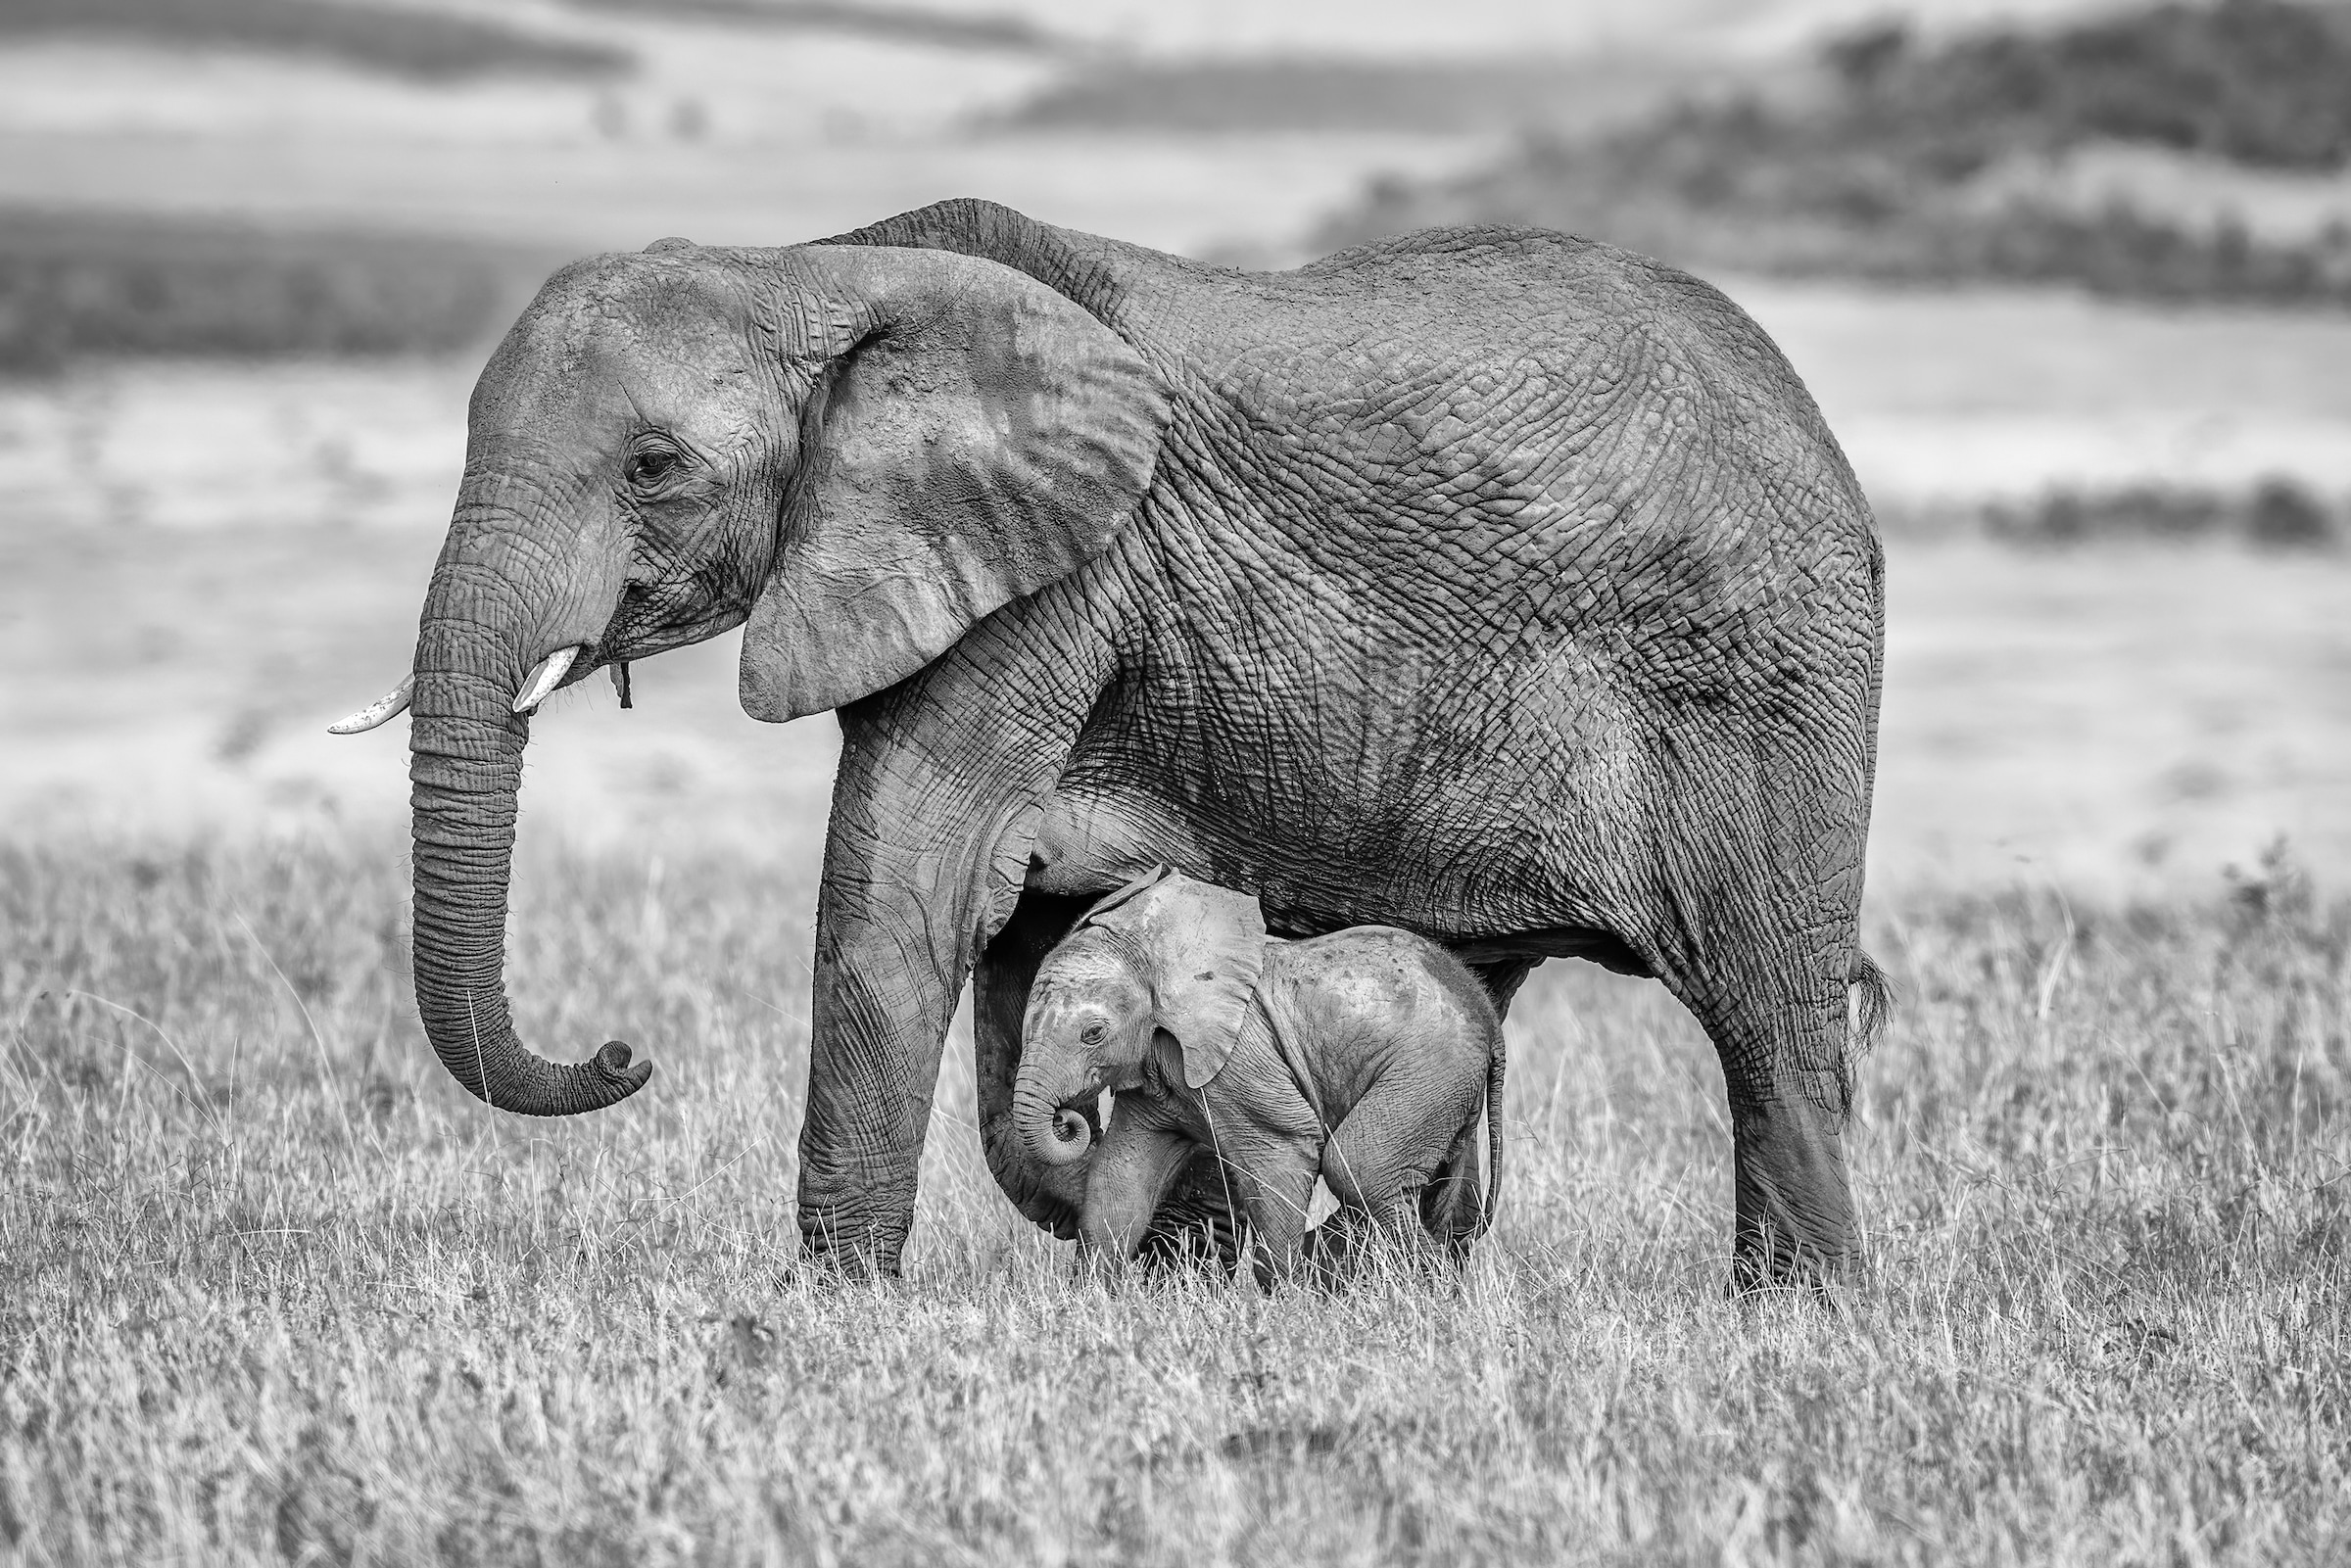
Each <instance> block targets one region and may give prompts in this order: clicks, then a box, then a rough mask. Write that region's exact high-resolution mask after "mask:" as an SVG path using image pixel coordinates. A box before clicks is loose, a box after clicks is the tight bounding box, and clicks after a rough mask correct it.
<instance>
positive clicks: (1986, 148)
mask: <svg viewBox="0 0 2351 1568" xmlns="http://www.w3.org/2000/svg"><path fill="white" fill-rule="evenodd" d="M1823 64H1824V67H1825V70H1824V72H1823V75H1824V81H1825V85H1824V86H1823V87H1822V88H1821V89H1820V91H1818V92H1817V93H1815V94H1813V95H1812V96H1810V97H1806V98H1792V99H1790V100H1789V101H1787V102H1781V103H1770V102H1766V101H1764V100H1763V99H1761V98H1757V97H1753V96H1741V97H1735V98H1731V99H1728V100H1725V101H1719V102H1694V101H1685V102H1682V103H1679V104H1676V105H1674V106H1672V107H1671V108H1669V109H1666V110H1664V111H1661V112H1659V113H1657V114H1655V115H1653V116H1650V117H1648V118H1646V119H1642V120H1640V121H1638V122H1636V123H1632V124H1629V125H1625V126H1620V127H1619V128H1617V129H1615V130H1613V131H1610V132H1607V133H1605V134H1600V135H1597V136H1591V137H1569V136H1565V135H1562V134H1560V133H1559V132H1557V131H1538V132H1530V133H1528V134H1527V135H1526V136H1524V137H1523V138H1522V139H1521V141H1520V144H1519V145H1518V146H1517V147H1516V148H1515V149H1513V150H1512V151H1511V152H1510V153H1508V154H1507V155H1505V156H1504V157H1503V158H1502V159H1500V160H1499V161H1498V162H1496V163H1494V164H1492V165H1490V166H1486V167H1484V168H1480V169H1476V170H1473V171H1471V172H1469V173H1467V174H1464V175H1460V176H1456V177H1453V178H1449V179H1439V180H1430V181H1417V182H1415V181H1408V180H1401V179H1395V178H1388V179H1383V180H1380V181H1376V182H1374V183H1373V184H1372V185H1371V186H1370V187H1369V189H1368V190H1367V192H1366V193H1365V195H1364V196H1363V197H1362V198H1361V199H1360V200H1359V201H1358V202H1357V203H1356V205H1355V206H1354V207H1353V208H1351V209H1349V210H1347V211H1345V212H1343V213H1341V214H1338V215H1337V216H1335V217H1334V218H1333V219H1332V220H1331V221H1330V222H1329V223H1328V224H1326V225H1325V227H1324V228H1323V229H1322V230H1321V231H1320V233H1319V235H1318V236H1317V240H1318V242H1319V246H1320V247H1321V248H1324V249H1335V248H1338V247H1340V246H1344V245H1351V244H1357V243H1360V242H1362V241H1364V240H1367V239H1371V238H1374V237H1377V236H1379V235H1382V234H1393V233H1399V232H1403V231H1406V230H1409V229H1415V228H1421V227H1426V226H1429V225H1431V224H1437V223H1460V222H1506V223H1529V224H1535V225H1539V226H1543V227H1549V228H1559V229H1566V230H1569V231H1572V232H1575V233H1579V234H1587V235H1591V236H1593V237H1595V238H1600V239H1606V240H1608V241H1610V242H1611V243H1614V244H1618V245H1623V246H1626V247H1628V248H1630V249H1633V250H1638V251H1643V252H1646V253H1648V254H1651V255H1655V256H1658V257H1661V258H1663V259H1665V260H1667V261H1674V262H1676V263H1678V264H1682V265H1687V266H1694V267H1699V268H1701V269H1725V270H1740V271H1751V272H1777V273H1786V274H1827V275H1842V276H1863V277H1880V278H1895V279H1917V280H1922V281H1935V282H1947V281H1960V280H1968V279H1980V278H1990V279H2002V280H2016V281H2030V282H2066V283H2078V284H2083V285H2087V286H2088V287H2090V288H2092V289H2095V290H2098V291H2100V292H2106V293H2114V294H2122V295H2137V296H2152V297H2158V298H2169V299H2200V300H2246V301H2262V302H2271V303H2305V302H2320V303H2332V304H2338V305H2339V304H2351V224H2346V223H2344V222H2341V221H2338V222H2336V223H2335V224H2333V225H2331V226H2330V227H2328V228H2327V229H2325V230H2324V231H2322V232H2320V233H2318V234H2316V235H2314V236H2311V237H2309V238H2307V239H2303V240H2299V241H2290V242H2289V241H2279V240H2273V239H2263V238H2259V237H2257V236H2255V235H2253V234H2251V233H2249V232H2248V231H2247V230H2246V229H2245V228H2244V227H2243V226H2242V225H2241V224H2240V223H2236V222H2231V221H2223V222H2221V223H2219V224H2216V225H2207V226H2203V227H2191V226H2186V225H2183V224H2182V223H2179V222H2176V221H2173V220H2170V219H2167V218H2166V217H2164V216H2163V215H2161V214H2153V213H2149V212H2145V211H2142V210H2140V209H2139V208H2136V207H2134V206H2132V205H2130V204H2129V203H2126V202H2122V201H2119V200H2110V201H2108V202H2107V203H2106V204H2105V205H2104V206H2102V207H2100V208H2098V209H2096V210H2093V211H2087V212H2086V211H2080V210H2075V209H2070V208H2068V207H2065V206H2063V205H2060V204H2058V203H2057V202H2055V201H2053V200H2051V199H2049V198H2045V197H2039V196H2034V195H2010V196H2007V197H2005V198H2001V199H1987V195H1986V193H1985V192H1983V191H1981V190H1980V189H1978V188H1977V186H1976V184H1975V183H1974V182H1976V181H1977V180H1978V179H1979V176H1983V175H1986V174H1987V173H1989V172H1990V171H1991V170H1993V169H1994V168H1995V166H1999V165H2001V164H2002V163H2003V162H2004V161H2013V160H2015V159H2018V158H2024V157H2039V156H2049V155H2055V154H2060V153H2063V152H2066V151H2068V150H2070V149H2072V148H2075V147H2077V146H2081V145H2083V144H2086V143H2089V142H2096V141H2104V142H2116V141H2120V142H2128V143H2138V144H2142V145H2153V146H2159V147H2164V148H2168V149H2172V150H2175V151H2183V152H2191V153H2198V154H2204V155H2210V156H2214V157H2219V158H2223V159H2227V160H2231V161H2233V162H2236V163H2239V164H2242V165H2245V166H2259V167H2266V168H2279V167H2282V168H2293V169H2302V170H2309V169H2328V168H2335V167H2340V166H2342V165H2343V164H2344V162H2345V161H2346V159H2347V158H2351V22H2347V21H2345V20H2344V19H2343V18H2341V17H2338V16H2335V15H2332V14H2328V13H2324V12H2320V11H2318V10H2316V9H2314V8H2310V7H2306V6H2298V5H2289V4H2285V3H2283V0H2228V3H2226V4H2223V5H2220V6H2218V7H2188V6H2183V5H2165V6H2159V7H2156V8H2153V9H2151V10H2145V11H2139V12H2135V13H2129V14H2126V15H2122V16H2118V17H2111V18H2107V19H2103V20H2100V21H2098V22H2095V23H2090V24H2083V25H2080V26H2076V27H2071V28H2066V29H2060V30H2055V31H2050V32H2045V33H2026V32H2019V31H2014V30H1999V31H1992V32H1987V33H1983V34H1979V35H1976V36H1974V37H1970V38H1963V39H1959V40H1956V41H1954V42H1952V43H1949V44H1947V45H1943V46H1942V47H1939V48H1934V49H1929V48H1925V47H1923V46H1921V45H1919V44H1917V43H1916V42H1915V41H1914V40H1913V38H1912V36H1911V35H1910V33H1909V32H1907V31H1906V30H1904V29H1902V28H1900V27H1895V26H1882V27H1877V28H1872V29H1869V30H1866V31H1864V32H1861V33H1857V34H1853V35H1849V36H1847V37H1846V38H1843V39H1840V40H1838V41H1837V42H1835V43H1833V44H1832V45H1830V46H1829V48H1828V49H1827V50H1826V51H1825V54H1824V60H1823Z"/></svg>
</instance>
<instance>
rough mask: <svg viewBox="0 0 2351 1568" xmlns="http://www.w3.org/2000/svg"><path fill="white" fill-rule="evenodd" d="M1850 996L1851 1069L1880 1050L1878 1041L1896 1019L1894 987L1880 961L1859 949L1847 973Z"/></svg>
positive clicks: (1856, 949) (1847, 1053) (1849, 1039)
mask: <svg viewBox="0 0 2351 1568" xmlns="http://www.w3.org/2000/svg"><path fill="white" fill-rule="evenodd" d="M1846 989H1847V995H1848V996H1849V997H1850V998H1851V999H1852V1009H1853V1012H1852V1026H1851V1028H1850V1030H1849V1031H1848V1033H1847V1040H1848V1041H1849V1044H1848V1047H1847V1051H1846V1053H1845V1060H1846V1063H1847V1066H1848V1067H1849V1066H1850V1065H1851V1064H1853V1063H1855V1062H1858V1061H1860V1060H1861V1059H1862V1058H1863V1057H1865V1056H1867V1055H1868V1054H1869V1053H1870V1052H1872V1051H1874V1050H1876V1049H1877V1045H1878V1039H1879V1037H1880V1036H1881V1035H1883V1034H1884V1033H1885V1032H1886V1025H1887V1024H1888V1023H1889V1022H1892V1020H1893V1018H1894V986H1893V985H1892V984H1890V983H1889V982H1888V981H1887V978H1886V972H1885V971H1884V970H1882V969H1880V968H1878V961H1877V960H1876V959H1874V958H1871V957H1870V956H1869V955H1868V954H1867V953H1864V952H1863V951H1861V949H1860V948H1858V947H1856V948H1854V949H1853V967H1852V968H1851V970H1849V971H1847V974H1846Z"/></svg>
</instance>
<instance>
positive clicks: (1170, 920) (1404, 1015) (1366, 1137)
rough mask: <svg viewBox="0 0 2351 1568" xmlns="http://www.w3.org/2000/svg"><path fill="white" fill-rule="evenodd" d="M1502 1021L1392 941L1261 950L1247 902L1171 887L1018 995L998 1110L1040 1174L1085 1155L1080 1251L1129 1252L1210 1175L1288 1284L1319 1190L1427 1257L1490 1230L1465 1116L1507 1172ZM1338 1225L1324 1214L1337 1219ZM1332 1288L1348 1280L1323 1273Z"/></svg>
mask: <svg viewBox="0 0 2351 1568" xmlns="http://www.w3.org/2000/svg"><path fill="white" fill-rule="evenodd" d="M1502 1078H1503V1053H1502V1024H1501V1021H1500V1020H1498V1019H1497V1018H1496V1017H1495V1015H1494V1005H1493V1003H1492V1002H1491V1001H1490V1000H1489V999H1488V998H1487V996H1486V992H1485V989H1484V987H1483V986H1482V985H1480V984H1479V982H1478V980H1477V977H1476V976H1475V975H1473V974H1470V973H1469V971H1468V970H1467V969H1466V968H1465V967H1464V966H1463V964H1462V962H1461V960H1459V959H1457V958H1455V957H1454V956H1453V955H1452V954H1450V953H1448V952H1446V951H1445V949H1443V948H1441V947H1439V946H1437V945H1436V944H1435V943H1433V942H1430V941H1428V940H1427V939H1425V938H1423V937H1419V936H1415V935H1413V934H1412V933H1411V932H1409V931H1402V930H1398V929H1397V928H1396V927H1392V926H1359V927H1352V928H1350V929H1348V930H1343V931H1334V932H1332V933H1331V934H1330V935H1328V936H1318V937H1312V938H1309V939H1307V940H1305V941H1299V942H1284V941H1281V940H1279V939H1278V938H1275V939H1271V940H1270V939H1269V938H1268V937H1267V935H1266V930H1265V924H1264V921H1263V919H1262V916H1261V915H1260V912H1259V909H1258V905H1257V900H1255V899H1253V898H1251V897H1249V896H1248V895H1247V894H1245V893H1236V892H1232V891H1229V890H1227V889H1224V888H1217V887H1210V886H1208V885H1206V884H1205V883H1202V882H1197V881H1193V880H1191V879H1188V878H1183V877H1172V878H1167V879H1161V880H1159V881H1156V882H1154V883H1153V884H1151V885H1148V886H1146V887H1143V888H1141V889H1140V890H1138V891H1134V892H1132V893H1130V894H1128V895H1127V896H1125V897H1121V896H1120V895H1117V894H1114V895H1113V896H1112V897H1111V898H1110V899H1108V900H1105V901H1104V902H1103V903H1102V904H1100V905H1097V906H1095V908H1094V909H1093V910H1091V911H1089V912H1088V913H1087V915H1086V917H1085V918H1084V919H1083V920H1082V921H1080V924H1079V927H1078V928H1077V929H1076V930H1075V931H1073V932H1072V933H1071V934H1070V935H1069V936H1068V937H1067V938H1065V939H1064V940H1063V941H1062V942H1061V944H1060V945H1059V946H1057V947H1055V948H1054V949H1053V951H1052V952H1051V953H1049V954H1047V955H1046V956H1045V961H1044V963H1043V964H1042V965H1040V966H1039V967H1038V969H1037V972H1036V979H1035V982H1034V984H1033V985H1032V987H1031V989H1030V993H1029V1011H1028V1015H1027V1018H1026V1020H1025V1021H1024V1023H1023V1027H1022V1035H1021V1066H1020V1070H1019V1073H1018V1074H1017V1076H1016V1077H1015V1079H1014V1082H1013V1090H1012V1106H1013V1117H1014V1120H1015V1125H1016V1126H1017V1127H1018V1128H1019V1130H1020V1136H1021V1146H1022V1148H1023V1149H1024V1150H1025V1151H1026V1152H1027V1154H1028V1155H1029V1157H1030V1158H1031V1159H1032V1160H1034V1161H1036V1162H1037V1163H1038V1164H1042V1165H1047V1166H1061V1165H1068V1164H1074V1163H1075V1162H1078V1161H1080V1160H1084V1159H1086V1158H1087V1156H1088V1145H1089V1143H1090V1142H1091V1140H1092V1122H1091V1120H1090V1119H1089V1117H1088V1116H1087V1115H1086V1110H1087V1108H1089V1107H1090V1105H1091V1102H1093V1101H1094V1099H1095V1098H1096V1097H1097V1096H1099V1095H1100V1094H1101V1092H1102V1091H1103V1090H1105V1089H1109V1090H1111V1091H1113V1092H1114V1093H1115V1094H1116V1095H1117V1097H1118V1098H1117V1102H1116V1105H1115V1108H1114V1109H1113V1110H1112V1112H1111V1117H1110V1126H1109V1129H1108V1130H1107V1131H1106V1132H1105V1133H1104V1134H1103V1136H1102V1139H1101V1147H1100V1149H1099V1150H1097V1151H1093V1152H1092V1159H1091V1165H1090V1168H1089V1169H1088V1171H1087V1174H1086V1181H1085V1203H1084V1207H1083V1211H1082V1213H1081V1217H1080V1222H1079V1228H1078V1238H1079V1242H1080V1247H1081V1248H1082V1250H1083V1251H1085V1252H1087V1253H1089V1254H1092V1255H1095V1256H1097V1257H1099V1258H1100V1259H1104V1260H1105V1261H1107V1262H1109V1263H1110V1264H1111V1265H1113V1266H1114V1267H1117V1266H1123V1265H1125V1264H1126V1263H1127V1262H1128V1260H1129V1259H1132V1258H1133V1256H1134V1254H1135V1251H1136V1249H1137V1248H1139V1247H1140V1246H1141V1245H1142V1242H1143V1239H1144V1236H1145V1235H1146V1234H1147V1233H1148V1231H1149V1229H1150V1226H1151V1223H1152V1219H1153V1216H1154V1215H1156V1214H1157V1213H1158V1212H1159V1210H1160V1206H1161V1204H1162V1203H1163V1202H1165V1200H1166V1198H1167V1196H1168V1193H1169V1190H1170V1189H1171V1188H1172V1187H1174V1185H1175V1184H1176V1181H1177V1180H1178V1179H1179V1178H1180V1177H1181V1176H1182V1175H1183V1174H1184V1172H1185V1171H1186V1170H1187V1169H1188V1168H1189V1167H1190V1166H1191V1164H1192V1162H1193V1161H1194V1159H1195V1158H1205V1159H1209V1160H1214V1161H1218V1162H1220V1163H1221V1165H1220V1168H1219V1169H1218V1170H1217V1171H1216V1175H1217V1177H1218V1178H1219V1180H1220V1181H1221V1182H1222V1184H1223V1188H1224V1190H1226V1191H1228V1192H1229V1193H1230V1194H1231V1195H1232V1199H1233V1202H1234V1203H1235V1205H1236V1206H1237V1207H1238V1208H1239V1210H1240V1212H1241V1217H1242V1218H1244V1219H1245V1220H1246V1221H1247V1223H1248V1227H1249V1230H1250V1233H1251V1235H1252V1236H1253V1237H1254V1239H1255V1242H1256V1263H1257V1273H1258V1279H1259V1281H1260V1283H1262V1284H1266V1285H1271V1284H1272V1283H1273V1282H1274V1281H1275V1280H1278V1279H1291V1278H1295V1277H1296V1276H1297V1274H1298V1270H1299V1265H1300V1263H1301V1261H1302V1260H1303V1259H1304V1258H1305V1245H1306V1236H1307V1211H1308V1205H1309V1204H1310V1202H1311V1201H1312V1199H1313V1197H1314V1190H1315V1178H1316V1177H1318V1176H1319V1177H1321V1178H1322V1179H1323V1181H1325V1182H1326V1183H1327V1184H1328V1185H1329V1187H1330V1191H1331V1195H1332V1196H1333V1197H1335V1198H1336V1199H1337V1200H1338V1201H1339V1204H1340V1206H1341V1213H1342V1214H1344V1215H1348V1216H1352V1217H1354V1218H1356V1219H1360V1221H1362V1225H1351V1224H1349V1223H1347V1222H1346V1221H1345V1220H1342V1221H1341V1222H1340V1223H1338V1224H1335V1225H1333V1226H1331V1227H1330V1228H1329V1229H1328V1230H1327V1231H1325V1232H1324V1234H1325V1235H1343V1234H1348V1233H1350V1232H1354V1231H1360V1230H1361V1229H1362V1228H1363V1226H1368V1227H1370V1228H1372V1229H1374V1230H1376V1231H1379V1232H1382V1233H1384V1234H1386V1235H1387V1236H1388V1237H1390V1238H1391V1239H1393V1240H1394V1241H1397V1242H1400V1243H1402V1244H1404V1246H1405V1247H1406V1248H1407V1249H1408V1251H1411V1252H1414V1253H1417V1254H1419V1255H1420V1256H1421V1257H1423V1258H1424V1259H1435V1258H1436V1257H1439V1256H1450V1257H1452V1258H1454V1259H1459V1258H1460V1257H1461V1256H1462V1255H1463V1253H1464V1252H1465V1251H1466V1249H1467V1247H1468V1244H1469V1243H1470V1242H1471V1241H1473V1240H1475V1239H1476V1237H1477V1236H1478V1235H1480V1234H1482V1233H1483V1231H1484V1230H1485V1226H1486V1220H1487V1214H1486V1211H1488V1210H1490V1209H1491V1206H1492V1205H1491V1199H1489V1200H1487V1201H1486V1202H1484V1203H1482V1204H1481V1201H1480V1199H1479V1197H1478V1190H1477V1186H1478V1157H1477V1139H1476V1133H1477V1118H1478V1114H1479V1112H1481V1111H1483V1112H1485V1113H1487V1129H1488V1137H1489V1139H1490V1141H1491V1142H1492V1145H1493V1159H1494V1178H1495V1185H1496V1188H1497V1190H1499V1187H1500V1184H1501V1176H1502V1121H1501V1113H1502ZM1334 1217H1335V1216H1334ZM1328 1261H1329V1265H1330V1267H1331V1269H1332V1270H1333V1271H1334V1272H1338V1273H1344V1272H1345V1271H1346V1269H1347V1268H1348V1267H1349V1266H1350V1262H1349V1259H1346V1258H1344V1257H1334V1258H1332V1259H1329V1260H1328Z"/></svg>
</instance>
